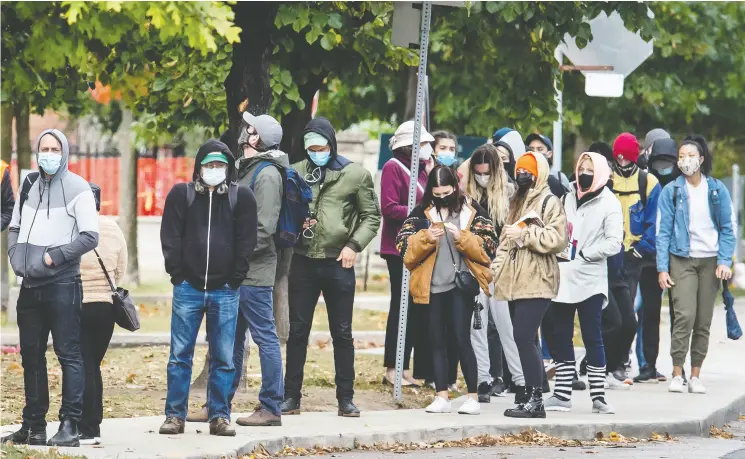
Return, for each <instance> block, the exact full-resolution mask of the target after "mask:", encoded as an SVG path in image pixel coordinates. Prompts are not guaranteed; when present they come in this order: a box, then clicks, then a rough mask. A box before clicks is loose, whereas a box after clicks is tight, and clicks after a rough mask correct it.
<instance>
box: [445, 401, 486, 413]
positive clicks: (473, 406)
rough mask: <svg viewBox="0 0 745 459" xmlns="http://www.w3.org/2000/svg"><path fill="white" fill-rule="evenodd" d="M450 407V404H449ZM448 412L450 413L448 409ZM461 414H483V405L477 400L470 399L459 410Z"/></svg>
mask: <svg viewBox="0 0 745 459" xmlns="http://www.w3.org/2000/svg"><path fill="white" fill-rule="evenodd" d="M448 405H449V403H448ZM448 411H450V410H449V409H448ZM458 413H459V414H481V404H480V403H479V402H477V401H476V400H474V399H472V398H471V397H468V399H467V400H466V403H464V404H463V405H461V406H460V408H458Z"/></svg>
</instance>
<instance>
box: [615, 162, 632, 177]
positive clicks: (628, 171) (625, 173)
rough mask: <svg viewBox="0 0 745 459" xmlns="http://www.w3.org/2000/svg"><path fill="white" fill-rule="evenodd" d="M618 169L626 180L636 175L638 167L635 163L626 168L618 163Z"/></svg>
mask: <svg viewBox="0 0 745 459" xmlns="http://www.w3.org/2000/svg"><path fill="white" fill-rule="evenodd" d="M616 167H617V168H618V172H619V173H620V174H621V175H623V176H624V177H626V178H629V177H631V176H632V175H634V172H636V169H637V165H636V164H635V163H629V164H627V165H625V166H622V165H620V164H618V163H616Z"/></svg>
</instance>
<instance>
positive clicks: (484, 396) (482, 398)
mask: <svg viewBox="0 0 745 459" xmlns="http://www.w3.org/2000/svg"><path fill="white" fill-rule="evenodd" d="M478 394H479V403H489V402H491V384H489V383H488V382H486V381H484V382H482V383H481V384H479V388H478Z"/></svg>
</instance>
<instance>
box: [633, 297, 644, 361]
mask: <svg viewBox="0 0 745 459" xmlns="http://www.w3.org/2000/svg"><path fill="white" fill-rule="evenodd" d="M634 312H635V313H636V320H637V324H638V325H637V326H636V360H637V362H638V363H639V368H642V367H644V366H646V365H647V359H645V358H644V337H643V336H642V335H643V334H642V330H643V328H644V304H643V303H642V294H641V289H640V288H637V289H636V301H634Z"/></svg>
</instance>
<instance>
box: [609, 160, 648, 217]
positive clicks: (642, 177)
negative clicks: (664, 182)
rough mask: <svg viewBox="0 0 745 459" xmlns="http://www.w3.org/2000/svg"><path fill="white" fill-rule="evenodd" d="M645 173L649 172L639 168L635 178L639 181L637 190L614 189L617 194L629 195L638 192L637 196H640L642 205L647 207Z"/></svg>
mask: <svg viewBox="0 0 745 459" xmlns="http://www.w3.org/2000/svg"><path fill="white" fill-rule="evenodd" d="M647 174H649V172H647V171H645V170H644V169H639V175H637V177H636V178H637V180H638V181H639V190H638V191H615V193H616V194H617V195H618V196H629V195H632V194H637V193H638V194H639V197H640V198H641V202H642V207H645V208H646V207H647Z"/></svg>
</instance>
